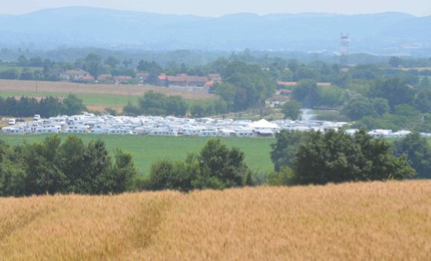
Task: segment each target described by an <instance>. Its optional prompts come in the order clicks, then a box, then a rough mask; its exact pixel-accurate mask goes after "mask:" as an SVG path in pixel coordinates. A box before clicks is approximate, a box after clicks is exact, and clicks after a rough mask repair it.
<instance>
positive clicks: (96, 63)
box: [85, 53, 102, 79]
mask: <svg viewBox="0 0 431 261" xmlns="http://www.w3.org/2000/svg"><path fill="white" fill-rule="evenodd" d="M85 69H86V70H87V71H88V72H89V73H90V74H91V76H93V77H94V79H97V77H99V75H100V71H101V69H102V57H101V56H100V55H98V54H96V53H89V54H88V55H87V57H85Z"/></svg>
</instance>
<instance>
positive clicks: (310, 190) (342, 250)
mask: <svg viewBox="0 0 431 261" xmlns="http://www.w3.org/2000/svg"><path fill="white" fill-rule="evenodd" d="M430 195H431V182H429V181H408V182H388V183H380V182H376V183H357V184H344V185H328V186H324V187H323V186H322V187H313V186H310V187H295V188H269V187H260V188H246V189H234V190H226V191H197V192H193V193H190V194H179V193H176V192H160V193H139V194H124V195H120V196H104V197H90V196H74V195H72V196H55V197H50V196H46V197H31V198H23V199H12V198H10V199H0V220H1V221H0V260H430V258H431V237H430V235H431V196H430Z"/></svg>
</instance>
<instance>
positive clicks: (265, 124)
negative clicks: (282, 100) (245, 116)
mask: <svg viewBox="0 0 431 261" xmlns="http://www.w3.org/2000/svg"><path fill="white" fill-rule="evenodd" d="M249 126H250V127H252V128H255V129H272V130H278V129H280V127H279V126H278V125H277V124H275V123H271V122H269V121H267V120H265V119H261V120H260V121H255V122H252V123H250V125H249Z"/></svg>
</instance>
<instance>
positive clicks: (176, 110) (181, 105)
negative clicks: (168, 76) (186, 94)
mask: <svg viewBox="0 0 431 261" xmlns="http://www.w3.org/2000/svg"><path fill="white" fill-rule="evenodd" d="M186 113H187V103H186V101H185V100H184V99H183V98H182V97H181V96H178V95H173V96H168V97H166V114H167V115H172V116H180V117H184V116H185V115H186Z"/></svg>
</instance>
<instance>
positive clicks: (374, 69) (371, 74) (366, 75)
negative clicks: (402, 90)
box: [349, 64, 383, 80]
mask: <svg viewBox="0 0 431 261" xmlns="http://www.w3.org/2000/svg"><path fill="white" fill-rule="evenodd" d="M349 74H350V75H351V77H352V79H357V80H376V79H378V78H379V77H381V76H382V75H383V71H382V69H381V68H380V67H379V66H378V65H376V64H359V65H356V66H355V67H353V68H350V69H349Z"/></svg>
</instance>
